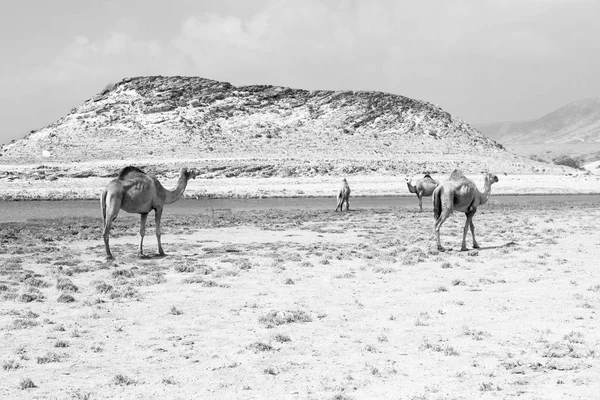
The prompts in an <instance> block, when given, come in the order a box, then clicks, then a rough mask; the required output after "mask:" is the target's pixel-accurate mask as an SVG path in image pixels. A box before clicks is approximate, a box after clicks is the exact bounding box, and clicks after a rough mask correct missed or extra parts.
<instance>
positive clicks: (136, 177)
mask: <svg viewBox="0 0 600 400" xmlns="http://www.w3.org/2000/svg"><path fill="white" fill-rule="evenodd" d="M196 175H197V173H196V171H194V170H192V171H188V170H187V169H186V168H182V169H181V172H180V174H179V181H178V182H177V187H176V188H175V190H173V191H170V190H167V189H165V188H164V187H163V185H161V184H160V182H159V181H158V179H156V177H154V176H150V175H146V173H145V172H144V171H142V170H141V169H139V168H136V167H132V166H128V167H125V168H123V169H122V170H121V172H119V176H118V177H117V179H113V180H112V181H110V183H109V184H108V186H106V189H105V190H104V192H102V196H101V197H100V204H101V206H102V218H103V224H104V232H103V236H104V247H105V248H106V259H107V260H112V259H113V255H112V253H111V252H110V247H109V246H108V237H109V233H110V228H111V227H112V223H113V221H114V220H115V219H116V218H117V215H118V214H119V210H124V211H126V212H128V213H137V214H141V222H140V236H141V239H140V250H139V253H138V255H139V256H140V257H143V256H144V252H143V249H142V245H143V243H144V234H145V233H146V219H147V218H148V213H149V212H150V211H152V210H154V218H155V220H156V239H157V240H158V253H159V254H160V255H161V256H164V255H165V252H164V251H163V248H162V244H161V242H160V234H161V232H160V218H161V216H162V211H163V206H164V205H165V204H172V203H175V202H176V201H177V200H179V199H180V198H181V196H182V195H183V192H184V191H185V187H186V186H187V183H188V180H189V179H193V178H195V177H196Z"/></svg>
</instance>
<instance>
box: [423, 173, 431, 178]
mask: <svg viewBox="0 0 600 400" xmlns="http://www.w3.org/2000/svg"><path fill="white" fill-rule="evenodd" d="M423 179H432V178H431V175H429V174H425V176H423Z"/></svg>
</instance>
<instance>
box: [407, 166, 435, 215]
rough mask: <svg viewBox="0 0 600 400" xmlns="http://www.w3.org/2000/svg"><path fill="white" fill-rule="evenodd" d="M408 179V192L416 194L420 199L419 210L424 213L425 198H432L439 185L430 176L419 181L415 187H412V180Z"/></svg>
mask: <svg viewBox="0 0 600 400" xmlns="http://www.w3.org/2000/svg"><path fill="white" fill-rule="evenodd" d="M405 179H406V185H407V186H408V191H409V192H411V193H416V194H417V197H418V198H419V208H420V209H421V211H423V201H422V200H423V197H424V196H431V195H432V194H433V191H434V190H435V188H436V187H437V186H438V185H439V183H438V182H437V181H435V180H434V179H433V178H432V177H431V176H430V175H429V174H427V175H425V176H424V177H423V178H421V179H419V180H418V181H417V183H415V185H414V186H413V185H411V183H410V180H409V179H408V178H405Z"/></svg>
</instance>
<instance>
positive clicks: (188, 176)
mask: <svg viewBox="0 0 600 400" xmlns="http://www.w3.org/2000/svg"><path fill="white" fill-rule="evenodd" d="M181 175H183V176H185V178H186V179H187V180H188V181H189V180H190V179H194V178H196V177H197V176H198V175H199V173H198V171H197V170H196V169H194V168H192V169H189V170H188V169H187V168H185V167H183V168H181Z"/></svg>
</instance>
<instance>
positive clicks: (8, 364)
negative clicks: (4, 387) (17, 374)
mask: <svg viewBox="0 0 600 400" xmlns="http://www.w3.org/2000/svg"><path fill="white" fill-rule="evenodd" d="M20 367H21V365H20V364H19V363H18V362H16V361H15V360H8V361H4V362H3V363H2V369H3V370H5V371H13V370H15V369H19V368H20Z"/></svg>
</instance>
